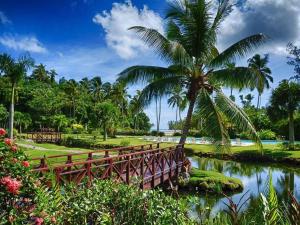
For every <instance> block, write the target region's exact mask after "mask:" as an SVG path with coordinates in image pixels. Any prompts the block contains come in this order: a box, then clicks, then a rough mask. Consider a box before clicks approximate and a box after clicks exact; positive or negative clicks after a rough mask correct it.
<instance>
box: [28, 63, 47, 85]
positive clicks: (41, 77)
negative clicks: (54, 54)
mask: <svg viewBox="0 0 300 225" xmlns="http://www.w3.org/2000/svg"><path fill="white" fill-rule="evenodd" d="M31 77H32V78H33V79H35V80H38V81H41V82H46V83H47V82H49V81H50V78H49V76H48V71H47V70H46V66H45V65H44V64H42V63H41V64H40V65H37V66H35V69H34V70H33V71H32V76H31Z"/></svg>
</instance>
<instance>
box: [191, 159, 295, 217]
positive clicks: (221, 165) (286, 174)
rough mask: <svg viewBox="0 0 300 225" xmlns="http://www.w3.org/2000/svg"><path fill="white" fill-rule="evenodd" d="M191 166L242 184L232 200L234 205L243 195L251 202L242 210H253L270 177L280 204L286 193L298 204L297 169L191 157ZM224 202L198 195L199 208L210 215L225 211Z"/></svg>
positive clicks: (224, 200) (222, 197)
mask: <svg viewBox="0 0 300 225" xmlns="http://www.w3.org/2000/svg"><path fill="white" fill-rule="evenodd" d="M189 159H190V161H191V163H192V166H193V167H195V168H199V169H201V170H214V171H218V172H220V173H223V174H224V175H226V176H229V177H235V178H238V179H240V180H241V181H242V182H243V185H244V190H243V191H242V192H240V193H236V194H233V195H232V196H231V197H232V200H233V201H234V202H235V203H238V201H239V200H240V199H241V197H242V196H243V195H244V194H245V193H246V192H248V193H246V196H245V199H247V198H248V197H249V198H250V199H249V201H247V204H245V205H244V207H243V210H246V209H247V208H248V207H249V205H250V204H251V206H254V207H255V204H258V200H259V197H260V193H267V192H266V191H267V190H268V189H267V188H266V186H267V183H268V180H269V174H270V175H271V176H272V179H273V186H274V187H275V189H276V191H277V195H278V199H279V201H281V200H286V199H287V198H288V190H292V191H293V192H294V195H295V197H296V198H297V200H300V168H295V167H285V166H280V165H275V164H253V163H240V162H234V161H225V160H218V159H211V158H200V157H191V158H189ZM224 202H226V203H228V200H227V199H226V198H224V196H222V195H211V194H200V205H202V206H205V207H207V209H209V213H210V214H211V215H216V214H217V213H218V212H219V211H221V210H223V209H225V208H226V206H225V204H224Z"/></svg>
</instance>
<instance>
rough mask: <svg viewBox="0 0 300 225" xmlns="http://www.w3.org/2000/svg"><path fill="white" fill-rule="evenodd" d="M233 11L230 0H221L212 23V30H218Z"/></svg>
mask: <svg viewBox="0 0 300 225" xmlns="http://www.w3.org/2000/svg"><path fill="white" fill-rule="evenodd" d="M231 12H232V4H230V1H229V0H220V1H219V5H218V10H217V14H216V16H215V19H214V22H213V24H212V30H217V29H218V28H219V26H220V24H221V22H223V21H224V19H225V18H226V17H227V16H228V15H229V14H230V13H231Z"/></svg>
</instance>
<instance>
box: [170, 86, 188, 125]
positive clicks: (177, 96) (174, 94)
mask: <svg viewBox="0 0 300 225" xmlns="http://www.w3.org/2000/svg"><path fill="white" fill-rule="evenodd" d="M170 94H171V97H170V98H169V99H168V104H169V106H171V107H172V108H174V107H176V118H175V120H176V124H177V123H178V119H177V118H178V117H179V118H180V121H181V111H183V109H184V106H185V105H184V102H185V93H184V92H182V90H181V88H180V86H176V87H174V89H173V90H172V91H171V93H170ZM177 115H178V117H177Z"/></svg>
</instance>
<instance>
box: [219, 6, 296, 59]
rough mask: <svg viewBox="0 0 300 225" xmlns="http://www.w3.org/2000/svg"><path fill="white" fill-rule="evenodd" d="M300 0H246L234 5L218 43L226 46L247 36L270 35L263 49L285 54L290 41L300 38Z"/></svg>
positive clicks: (222, 28)
mask: <svg viewBox="0 0 300 225" xmlns="http://www.w3.org/2000/svg"><path fill="white" fill-rule="evenodd" d="M299 10H300V4H299V0H247V1H245V2H244V3H243V4H238V5H236V6H234V10H233V12H232V13H231V14H230V15H229V16H228V17H227V18H226V20H225V21H224V23H223V25H222V27H221V29H220V32H221V35H220V37H221V38H220V40H219V45H220V47H221V48H224V47H227V46H228V45H229V44H232V43H233V42H234V41H237V40H239V39H242V38H244V37H246V36H249V35H252V34H256V33H264V34H266V35H268V36H269V37H270V41H269V44H268V45H267V46H266V48H265V49H264V51H269V53H273V54H277V55H284V54H286V52H285V48H286V44H287V43H288V42H296V43H297V42H299V41H300V14H299Z"/></svg>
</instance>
